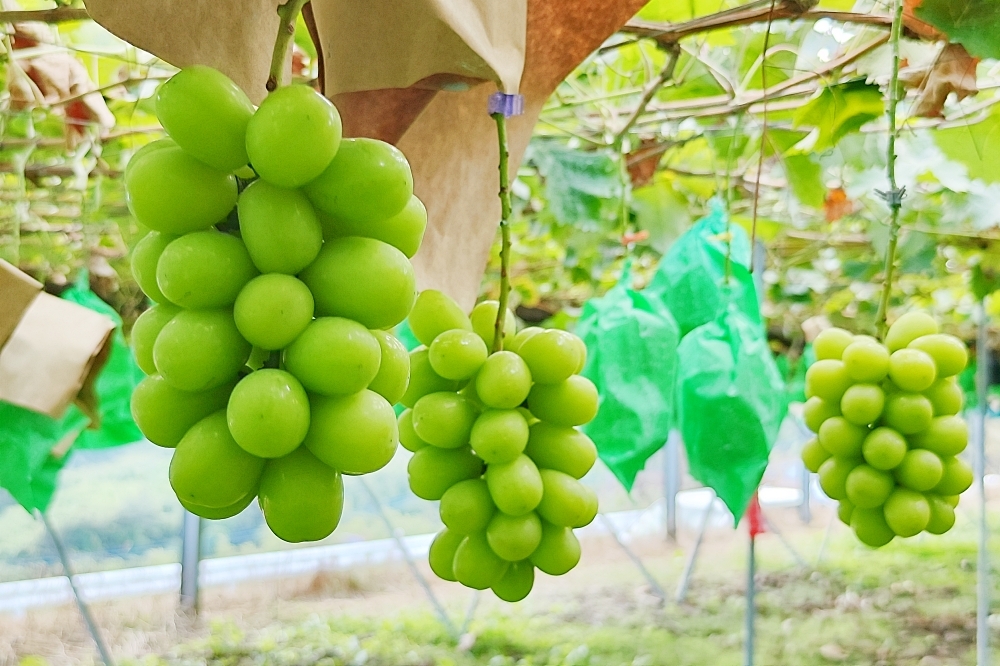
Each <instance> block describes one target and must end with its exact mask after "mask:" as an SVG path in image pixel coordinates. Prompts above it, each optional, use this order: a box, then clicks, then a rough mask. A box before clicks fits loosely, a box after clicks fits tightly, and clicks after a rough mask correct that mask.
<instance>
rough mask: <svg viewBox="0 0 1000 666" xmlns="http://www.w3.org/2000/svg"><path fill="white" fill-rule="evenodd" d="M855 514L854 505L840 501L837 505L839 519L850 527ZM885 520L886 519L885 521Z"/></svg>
mask: <svg viewBox="0 0 1000 666" xmlns="http://www.w3.org/2000/svg"><path fill="white" fill-rule="evenodd" d="M853 514H854V505H853V504H851V503H850V502H848V501H847V500H840V502H839V503H838V504H837V518H838V519H840V522H842V523H844V524H845V525H847V526H848V527H850V526H851V516H852V515H853ZM883 520H884V519H883Z"/></svg>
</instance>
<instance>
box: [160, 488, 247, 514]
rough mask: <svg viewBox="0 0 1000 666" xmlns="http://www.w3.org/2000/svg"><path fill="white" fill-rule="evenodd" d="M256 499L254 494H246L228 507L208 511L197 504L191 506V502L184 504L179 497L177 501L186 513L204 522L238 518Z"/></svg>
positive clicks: (205, 507)
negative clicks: (202, 519)
mask: <svg viewBox="0 0 1000 666" xmlns="http://www.w3.org/2000/svg"><path fill="white" fill-rule="evenodd" d="M255 499H257V493H256V492H250V493H247V494H246V496H245V497H243V498H242V499H240V500H239V501H237V502H233V503H232V504H230V505H229V506H224V507H219V508H214V509H210V508H209V507H207V506H199V505H197V504H192V503H191V502H186V501H184V500H182V499H181V498H180V497H178V498H177V501H178V502H180V504H181V506H182V507H184V510H185V511H187V512H188V513H193V514H194V515H196V516H198V517H199V518H204V519H205V520H225V519H226V518H232V517H233V516H238V515H240V514H241V513H243V510H244V509H246V508H247V507H248V506H250V505H251V504H253V501H254V500H255Z"/></svg>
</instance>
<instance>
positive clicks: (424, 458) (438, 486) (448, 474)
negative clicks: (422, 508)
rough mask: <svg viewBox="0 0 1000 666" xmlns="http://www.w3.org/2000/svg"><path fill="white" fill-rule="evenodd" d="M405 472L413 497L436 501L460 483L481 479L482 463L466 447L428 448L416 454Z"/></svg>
mask: <svg viewBox="0 0 1000 666" xmlns="http://www.w3.org/2000/svg"><path fill="white" fill-rule="evenodd" d="M406 471H407V474H408V476H409V482H410V490H412V491H413V494H414V495H416V496H417V497H419V498H420V499H425V500H430V501H435V500H439V499H441V497H442V496H444V494H445V492H446V491H447V490H448V489H449V488H451V487H452V486H453V485H455V484H456V483H458V482H459V481H465V480H466V479H475V478H478V477H479V476H481V475H482V473H483V461H482V460H480V459H479V458H477V457H476V456H475V455H473V453H472V449H470V448H469V447H467V446H463V447H462V448H460V449H442V448H438V447H436V446H427V447H424V448H422V449H420V450H419V451H416V452H415V453H414V454H413V457H411V458H410V462H409V463H408V464H407V466H406Z"/></svg>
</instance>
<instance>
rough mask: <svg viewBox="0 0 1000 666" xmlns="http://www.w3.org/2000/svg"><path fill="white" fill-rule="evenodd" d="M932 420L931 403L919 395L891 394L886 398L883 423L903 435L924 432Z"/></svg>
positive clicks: (932, 408)
mask: <svg viewBox="0 0 1000 666" xmlns="http://www.w3.org/2000/svg"><path fill="white" fill-rule="evenodd" d="M933 418H934V407H933V406H932V405H931V401H930V400H928V399H927V398H925V397H924V396H922V395H920V394H919V393H892V394H889V396H888V397H887V398H886V401H885V413H884V415H883V421H884V422H885V424H886V425H888V426H890V427H892V428H895V429H896V430H898V431H899V432H901V433H903V434H904V435H913V434H915V433H918V432H920V431H921V430H926V429H927V428H929V427H930V425H931V420H932V419H933Z"/></svg>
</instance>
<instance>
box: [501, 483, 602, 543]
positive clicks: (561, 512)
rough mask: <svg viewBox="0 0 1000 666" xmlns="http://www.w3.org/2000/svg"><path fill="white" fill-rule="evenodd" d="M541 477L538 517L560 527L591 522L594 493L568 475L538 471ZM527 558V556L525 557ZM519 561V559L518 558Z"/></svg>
mask: <svg viewBox="0 0 1000 666" xmlns="http://www.w3.org/2000/svg"><path fill="white" fill-rule="evenodd" d="M539 474H541V476H542V488H543V489H544V491H543V494H542V501H541V502H539V504H538V508H537V509H536V510H537V511H538V515H540V516H541V517H542V518H544V519H545V520H547V521H548V522H550V523H552V524H553V525H561V526H562V527H577V526H578V525H580V524H581V523H583V524H586V523H588V522H590V521H589V520H587V519H588V518H590V520H593V517H592V516H590V509H591V507H592V506H593V505H594V504H595V503H596V502H595V500H594V498H596V493H594V491H593V490H591V489H590V488H588V487H587V486H585V485H583V484H582V483H580V482H579V481H577V480H576V479H574V478H573V477H572V476H570V475H569V474H563V473H562V472H557V471H556V470H554V469H543V470H539ZM526 557H527V556H526ZM518 559H520V558H518Z"/></svg>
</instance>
